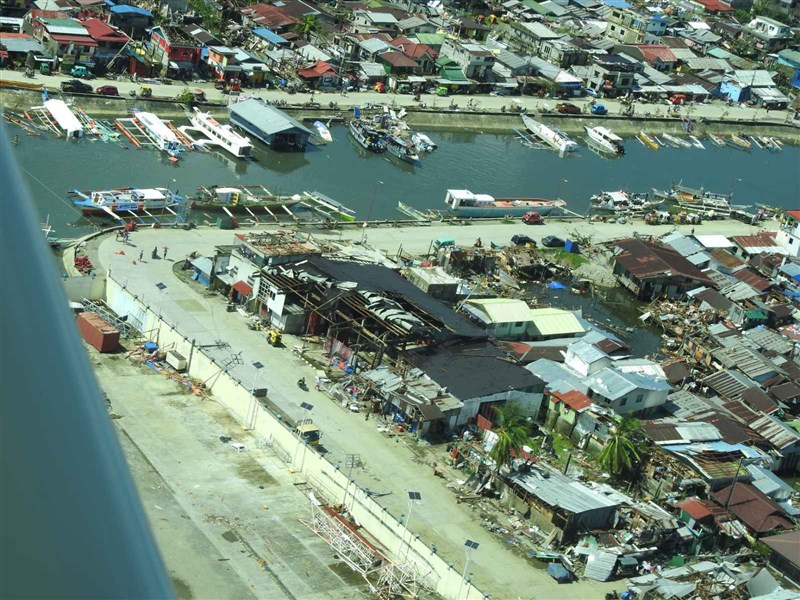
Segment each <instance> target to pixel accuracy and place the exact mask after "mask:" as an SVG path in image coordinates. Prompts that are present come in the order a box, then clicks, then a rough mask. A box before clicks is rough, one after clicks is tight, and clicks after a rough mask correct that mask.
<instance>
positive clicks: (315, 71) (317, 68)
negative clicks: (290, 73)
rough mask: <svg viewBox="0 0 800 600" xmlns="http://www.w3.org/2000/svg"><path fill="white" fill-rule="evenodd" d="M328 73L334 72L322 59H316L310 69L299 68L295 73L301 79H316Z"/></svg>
mask: <svg viewBox="0 0 800 600" xmlns="http://www.w3.org/2000/svg"><path fill="white" fill-rule="evenodd" d="M328 73H332V74H334V75H335V74H336V71H334V70H333V67H332V66H330V65H329V64H328V63H326V62H325V61H324V60H318V61H317V64H315V65H314V66H313V67H311V68H310V69H300V70H299V71H298V72H297V74H298V75H299V76H300V77H302V78H303V79H317V78H319V77H322V76H323V75H327V74H328Z"/></svg>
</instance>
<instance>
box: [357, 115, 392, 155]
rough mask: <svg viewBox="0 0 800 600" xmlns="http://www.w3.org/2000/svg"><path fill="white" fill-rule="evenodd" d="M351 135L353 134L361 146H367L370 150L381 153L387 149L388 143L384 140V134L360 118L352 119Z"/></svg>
mask: <svg viewBox="0 0 800 600" xmlns="http://www.w3.org/2000/svg"><path fill="white" fill-rule="evenodd" d="M350 135H352V136H353V139H355V141H357V142H358V144H359V145H360V146H362V147H363V148H366V149H367V150H369V151H370V152H375V153H376V154H380V153H381V152H385V151H386V144H385V143H384V142H383V136H381V134H380V133H379V132H378V131H376V130H375V129H372V128H371V127H369V126H367V125H366V124H364V123H363V122H362V121H360V120H358V119H351V120H350Z"/></svg>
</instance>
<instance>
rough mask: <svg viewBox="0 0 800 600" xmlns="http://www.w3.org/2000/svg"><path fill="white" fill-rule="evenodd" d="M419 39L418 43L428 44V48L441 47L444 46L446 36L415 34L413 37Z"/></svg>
mask: <svg viewBox="0 0 800 600" xmlns="http://www.w3.org/2000/svg"><path fill="white" fill-rule="evenodd" d="M411 37H415V38H417V41H418V42H419V43H420V44H426V45H427V46H441V45H442V44H444V40H445V37H447V36H445V34H443V33H415V34H414V35H413V36H411Z"/></svg>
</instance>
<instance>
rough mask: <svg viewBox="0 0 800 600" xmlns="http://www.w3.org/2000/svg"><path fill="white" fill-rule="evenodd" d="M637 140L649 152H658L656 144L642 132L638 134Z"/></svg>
mask: <svg viewBox="0 0 800 600" xmlns="http://www.w3.org/2000/svg"><path fill="white" fill-rule="evenodd" d="M639 140H640V141H641V142H642V143H643V144H644V145H645V146H647V147H648V148H650V149H651V150H658V142H657V141H655V140H654V139H653V138H652V137H650V136H649V135H647V134H646V133H645V132H644V131H640V132H639Z"/></svg>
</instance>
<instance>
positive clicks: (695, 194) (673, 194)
mask: <svg viewBox="0 0 800 600" xmlns="http://www.w3.org/2000/svg"><path fill="white" fill-rule="evenodd" d="M653 197H654V198H655V199H656V200H662V201H664V202H666V203H668V204H676V205H677V206H679V207H680V208H683V209H685V210H689V211H692V212H696V213H700V214H701V215H706V216H708V215H710V214H713V215H714V216H719V217H727V216H730V214H731V204H730V200H731V196H730V194H719V193H716V192H709V191H708V190H705V189H703V188H700V189H699V190H696V189H692V188H688V187H686V186H683V185H673V186H672V187H671V188H670V189H669V190H667V191H662V190H657V189H653Z"/></svg>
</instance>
